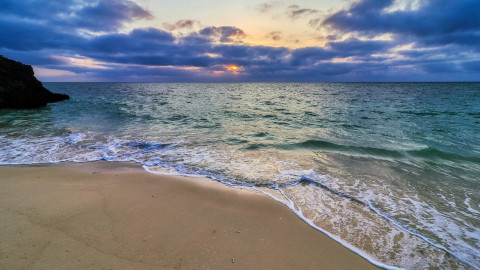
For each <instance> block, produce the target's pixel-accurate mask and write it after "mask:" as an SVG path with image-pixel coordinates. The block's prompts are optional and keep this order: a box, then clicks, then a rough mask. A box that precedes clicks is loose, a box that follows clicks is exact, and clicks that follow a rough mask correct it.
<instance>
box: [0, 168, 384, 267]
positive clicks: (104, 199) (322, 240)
mask: <svg viewBox="0 0 480 270" xmlns="http://www.w3.org/2000/svg"><path fill="white" fill-rule="evenodd" d="M0 211H1V212H2V217H3V218H2V225H3V226H2V227H1V229H0V230H1V231H0V247H1V248H0V250H1V251H0V264H1V265H3V266H5V267H7V268H10V269H26V268H31V269H37V268H38V269H44V268H49V269H61V268H71V269H99V268H102V267H104V268H106V269H109V268H112V269H130V268H131V269H159V268H161V269H163V268H164V269H192V268H201V269H205V268H209V269H378V268H376V267H375V266H374V265H372V264H371V263H369V262H368V261H367V260H366V259H364V258H363V257H361V256H359V255H357V254H355V253H354V252H352V251H350V250H348V249H347V248H345V247H344V246H342V245H341V244H339V243H337V242H336V241H334V240H333V239H331V238H329V237H328V236H326V235H324V234H322V233H320V232H319V231H317V230H315V229H314V228H312V227H310V226H309V225H308V224H307V223H305V222H304V221H302V220H301V219H300V218H298V217H297V216H296V215H295V214H294V213H293V212H292V211H291V210H290V209H289V208H287V207H285V206H284V205H282V204H280V203H278V202H276V201H274V200H272V199H271V198H269V197H267V196H265V195H262V194H257V193H254V192H251V191H247V190H241V189H235V188H231V187H227V186H225V185H223V184H221V183H218V182H215V181H212V180H210V179H202V178H187V177H181V176H161V175H154V174H150V173H148V172H146V171H144V170H143V168H141V166H140V165H139V164H134V163H128V162H106V161H96V162H88V163H70V162H68V163H57V164H43V165H20V166H19V165H16V166H1V167H0Z"/></svg>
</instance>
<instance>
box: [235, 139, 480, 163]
mask: <svg viewBox="0 0 480 270" xmlns="http://www.w3.org/2000/svg"><path fill="white" fill-rule="evenodd" d="M261 148H277V149H282V150H296V149H309V150H320V151H325V152H336V153H342V154H347V155H358V156H369V157H376V158H386V159H408V158H417V159H421V160H424V161H431V162H436V161H451V162H456V163H464V162H468V163H474V164H480V157H477V156H469V155H461V154H456V153H452V152H447V151H442V150H439V149H437V148H434V147H426V148H421V149H415V150H404V151H402V150H391V149H384V148H376V147H368V146H354V145H343V144H336V143H332V142H328V141H322V140H306V141H303V142H299V143H292V144H249V145H248V146H246V147H245V148H244V149H245V150H257V149H261Z"/></svg>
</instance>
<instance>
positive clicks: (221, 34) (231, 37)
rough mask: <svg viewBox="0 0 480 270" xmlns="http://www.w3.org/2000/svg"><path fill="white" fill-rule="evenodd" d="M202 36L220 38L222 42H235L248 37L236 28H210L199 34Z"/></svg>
mask: <svg viewBox="0 0 480 270" xmlns="http://www.w3.org/2000/svg"><path fill="white" fill-rule="evenodd" d="M198 33H199V34H200V35H202V36H207V37H218V38H219V41H220V42H234V41H238V40H241V39H243V38H245V37H246V34H245V32H243V30H242V29H239V28H237V27H235V26H220V27H215V26H210V27H205V28H203V29H201V30H200V31H199V32H198Z"/></svg>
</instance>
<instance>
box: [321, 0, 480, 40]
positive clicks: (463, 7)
mask: <svg viewBox="0 0 480 270" xmlns="http://www.w3.org/2000/svg"><path fill="white" fill-rule="evenodd" d="M394 3H395V2H394V1H393V0H384V1H376V0H361V1H357V2H355V3H354V4H352V5H351V6H350V7H349V8H348V9H344V10H341V11H338V12H335V13H334V14H331V15H330V16H329V17H327V18H326V19H325V20H324V21H323V25H325V26H329V27H332V28H334V29H336V30H338V31H342V32H358V33H361V34H365V35H371V36H375V35H381V34H385V33H391V34H397V35H404V36H413V37H416V38H418V39H420V40H426V41H429V42H432V43H437V44H450V43H458V44H469V43H472V41H473V40H476V42H474V43H476V44H478V37H479V31H480V13H479V12H477V11H478V10H479V9H480V1H477V0H457V1H447V0H429V1H424V2H422V3H423V5H421V6H419V7H418V8H417V9H413V10H412V9H407V10H394V11H388V9H389V8H392V7H393V4H394Z"/></svg>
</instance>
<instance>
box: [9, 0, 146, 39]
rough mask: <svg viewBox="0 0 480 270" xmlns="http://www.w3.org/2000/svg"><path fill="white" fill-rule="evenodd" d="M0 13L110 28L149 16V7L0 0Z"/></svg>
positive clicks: (81, 0) (114, 1) (56, 24)
mask: <svg viewBox="0 0 480 270" xmlns="http://www.w3.org/2000/svg"><path fill="white" fill-rule="evenodd" d="M0 15H1V16H2V17H4V18H5V17H6V18H11V19H14V20H15V21H17V22H21V21H30V22H31V21H35V22H36V23H40V24H44V25H48V26H50V27H53V28H68V29H69V30H70V31H71V30H72V29H73V30H74V31H75V30H79V29H84V30H89V31H113V30H117V29H119V28H121V27H122V26H123V24H124V23H126V22H131V21H133V20H137V19H152V18H153V16H152V14H151V13H150V12H149V11H147V10H145V9H143V8H142V7H140V6H139V5H137V4H136V3H135V2H133V1H130V0H64V1H40V0H24V1H16V0H2V1H1V2H0Z"/></svg>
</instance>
